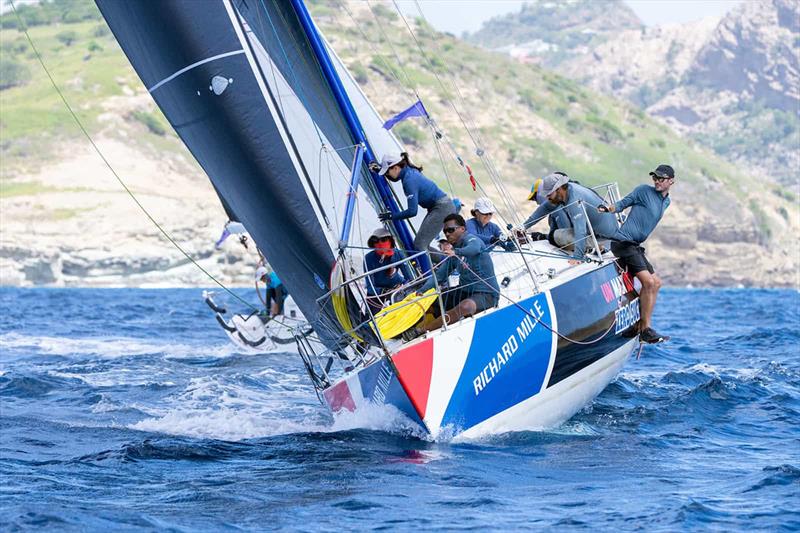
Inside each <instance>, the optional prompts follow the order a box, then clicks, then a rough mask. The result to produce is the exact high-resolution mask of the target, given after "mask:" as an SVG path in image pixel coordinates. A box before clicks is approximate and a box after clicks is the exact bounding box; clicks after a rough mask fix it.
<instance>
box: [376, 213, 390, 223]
mask: <svg viewBox="0 0 800 533" xmlns="http://www.w3.org/2000/svg"><path fill="white" fill-rule="evenodd" d="M378 220H380V221H381V222H388V221H390V220H392V214H391V213H390V212H389V211H384V212H383V213H378Z"/></svg>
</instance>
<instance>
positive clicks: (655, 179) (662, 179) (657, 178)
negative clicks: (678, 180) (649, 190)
mask: <svg viewBox="0 0 800 533" xmlns="http://www.w3.org/2000/svg"><path fill="white" fill-rule="evenodd" d="M671 179H672V178H670V177H666V178H660V177H658V176H653V181H667V180H671Z"/></svg>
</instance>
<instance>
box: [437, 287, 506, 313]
mask: <svg viewBox="0 0 800 533" xmlns="http://www.w3.org/2000/svg"><path fill="white" fill-rule="evenodd" d="M467 298H469V299H470V300H472V301H473V302H475V306H476V309H475V313H480V312H481V311H486V310H487V309H489V308H491V307H497V304H498V302H499V300H500V298H499V297H498V296H497V295H496V294H492V293H490V292H471V291H466V290H460V289H457V288H456V289H453V290H447V289H445V291H444V309H445V311H449V310H450V309H453V308H454V307H456V306H457V305H458V304H460V303H461V302H462V301H464V300H466V299H467ZM431 308H432V309H433V316H435V317H438V316H439V315H441V314H442V313H441V307H440V306H439V302H438V301H437V302H434V303H433V305H432V306H431Z"/></svg>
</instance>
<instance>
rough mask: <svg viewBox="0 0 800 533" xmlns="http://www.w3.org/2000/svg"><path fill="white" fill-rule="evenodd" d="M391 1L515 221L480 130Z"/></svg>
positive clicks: (418, 7) (396, 5) (423, 17)
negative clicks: (460, 108)
mask: <svg viewBox="0 0 800 533" xmlns="http://www.w3.org/2000/svg"><path fill="white" fill-rule="evenodd" d="M392 3H393V4H394V6H395V9H396V10H397V13H398V15H399V16H400V18H401V19H402V21H403V23H404V24H405V26H406V29H407V30H408V32H409V34H410V35H411V37H412V39H413V40H414V43H415V44H416V46H417V48H418V49H419V51H420V53H421V54H422V56H423V58H424V59H425V61H426V63H427V64H428V68H429V69H430V71H431V73H432V74H433V75H434V77H435V78H436V81H437V82H438V83H439V86H440V87H441V88H442V91H444V94H445V99H446V100H447V102H448V103H449V104H450V107H452V108H453V111H454V112H455V113H456V116H458V118H459V120H460V121H461V124H462V126H463V127H464V130H465V131H466V132H467V135H468V136H469V137H470V139H471V140H472V143H473V145H474V146H475V148H476V155H477V156H478V158H479V159H480V160H481V163H483V165H484V167H485V168H486V171H487V173H488V175H489V178H490V179H491V180H492V182H493V183H494V185H495V187H496V188H497V190H498V192H499V193H500V196H501V198H502V199H503V203H504V204H505V206H506V208H507V209H508V212H509V214H510V216H509V217H504V218H507V219H510V220H514V221H515V222H516V221H517V214H516V210H515V209H514V206H513V204H512V203H511V197H510V195H509V194H508V191H507V190H505V188H504V187H503V185H502V183H501V182H500V179H499V174H498V173H497V169H496V168H495V166H494V164H493V163H492V161H491V160H490V158H489V157H488V155H487V154H486V150H485V149H484V143H483V140H482V138H481V137H480V132H479V131H478V128H477V127H475V124H474V121H473V124H472V127H470V125H469V124H468V123H467V122H468V121H467V119H466V118H465V116H464V114H463V113H462V112H461V111H459V109H458V106H456V104H455V102H454V101H453V100H452V99H451V98H449V97H447V96H446V95H447V93H448V92H449V90H448V88H447V87H446V86H445V84H444V82H443V81H442V79H441V77H440V76H439V74H438V73H437V72H436V69H435V68H434V65H433V61H432V60H431V58H430V57H429V55H428V54H427V53H426V52H425V49H424V48H423V46H422V44H421V43H420V42H419V39H417V36H416V34H415V33H414V30H413V29H412V28H411V25H410V24H409V22H408V20H407V19H406V17H405V15H403V13H402V11H401V10H400V7H399V5H398V4H397V0H392ZM417 9H418V10H419V13H420V15H421V17H422V19H423V20H424V21H425V22H426V23H427V19H426V18H425V14H424V13H423V12H422V9H421V7H420V6H419V4H418V3H417ZM445 71H446V72H447V74H448V75H449V76H450V78H452V77H453V76H452V73H450V72H449V70H448V69H447V68H446V66H445ZM451 85H452V86H453V88H454V89H455V93H456V94H457V95H458V96H459V97H460V98H461V100H462V105H464V106H465V108H466V107H468V106H467V105H466V103H465V101H464V99H463V95H461V91H460V89H459V88H458V86H457V85H456V84H455V82H454V81H452V79H451ZM473 130H474V131H473Z"/></svg>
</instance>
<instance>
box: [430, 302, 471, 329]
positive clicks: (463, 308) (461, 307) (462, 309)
mask: <svg viewBox="0 0 800 533" xmlns="http://www.w3.org/2000/svg"><path fill="white" fill-rule="evenodd" d="M477 309H478V306H477V305H475V301H474V300H472V299H471V298H467V299H465V300H462V301H461V303H459V304H458V305H457V306H455V307H454V308H452V309H450V310H449V311H447V313H445V316H446V317H447V323H448V324H452V323H454V322H458V321H459V320H461V319H462V318H464V317H465V316H472V315H474V314H475V311H476V310H477ZM440 327H442V317H438V318H434V319H433V320H432V321H430V322H428V323H427V324H423V326H422V329H424V330H425V331H433V330H435V329H439V328H440Z"/></svg>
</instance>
